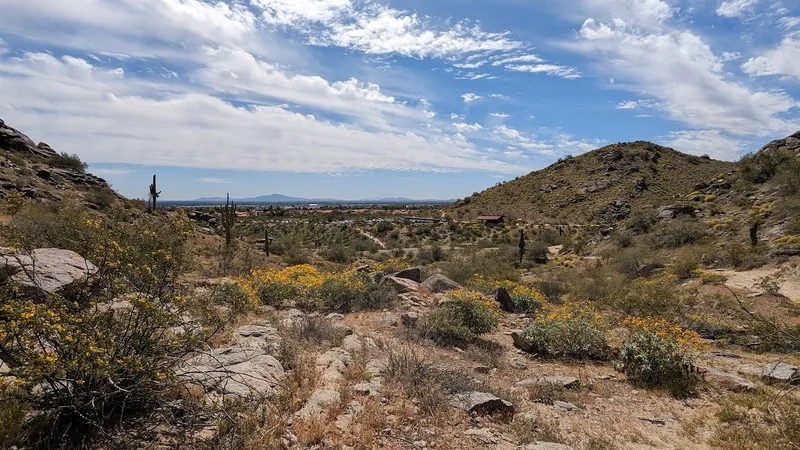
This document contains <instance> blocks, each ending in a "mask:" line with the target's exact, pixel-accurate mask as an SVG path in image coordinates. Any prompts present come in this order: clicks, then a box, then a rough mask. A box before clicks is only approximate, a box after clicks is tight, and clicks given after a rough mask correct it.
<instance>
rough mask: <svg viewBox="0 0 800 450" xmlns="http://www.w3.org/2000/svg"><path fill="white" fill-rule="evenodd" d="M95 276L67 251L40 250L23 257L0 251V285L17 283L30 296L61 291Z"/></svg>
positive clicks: (92, 269) (93, 270)
mask: <svg viewBox="0 0 800 450" xmlns="http://www.w3.org/2000/svg"><path fill="white" fill-rule="evenodd" d="M96 273H97V267H95V265H94V264H92V263H91V262H89V261H87V260H86V259H84V258H83V257H82V256H81V255H79V254H77V253H75V252H73V251H71V250H63V249H57V248H40V249H36V250H34V251H33V252H32V254H31V255H25V254H21V253H14V252H12V251H11V249H8V248H0V283H8V282H13V283H17V284H19V285H20V286H22V287H23V288H25V289H26V291H28V292H29V293H30V294H31V295H37V296H38V295H43V294H47V293H55V292H60V291H63V290H65V289H67V288H69V287H72V286H74V285H76V284H78V283H82V282H86V281H87V280H89V279H90V278H91V277H92V276H93V275H94V274H96Z"/></svg>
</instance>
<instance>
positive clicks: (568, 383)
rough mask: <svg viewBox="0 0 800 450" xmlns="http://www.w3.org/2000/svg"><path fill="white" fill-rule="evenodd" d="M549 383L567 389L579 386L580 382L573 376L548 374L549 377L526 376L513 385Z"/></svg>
mask: <svg viewBox="0 0 800 450" xmlns="http://www.w3.org/2000/svg"><path fill="white" fill-rule="evenodd" d="M549 384H555V385H558V386H562V387H564V388H567V389H569V388H573V387H577V386H579V385H580V384H581V381H580V380H579V379H577V378H575V377H565V376H549V377H538V378H526V379H524V380H521V381H517V382H516V383H514V386H519V387H523V386H546V385H549Z"/></svg>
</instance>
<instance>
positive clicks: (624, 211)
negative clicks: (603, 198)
mask: <svg viewBox="0 0 800 450" xmlns="http://www.w3.org/2000/svg"><path fill="white" fill-rule="evenodd" d="M630 214H631V205H630V203H628V202H626V201H625V200H622V199H617V200H614V201H613V202H611V203H609V204H608V206H607V207H606V209H605V210H604V211H603V212H602V213H601V215H600V216H601V218H602V219H604V220H606V221H608V222H619V221H620V220H624V219H626V218H628V216H630Z"/></svg>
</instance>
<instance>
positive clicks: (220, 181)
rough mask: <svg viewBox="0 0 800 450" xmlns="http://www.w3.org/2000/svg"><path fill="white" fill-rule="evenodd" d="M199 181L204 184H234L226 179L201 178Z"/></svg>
mask: <svg viewBox="0 0 800 450" xmlns="http://www.w3.org/2000/svg"><path fill="white" fill-rule="evenodd" d="M198 181H201V182H203V183H211V184H232V183H233V182H232V181H228V180H226V179H224V178H213V177H211V178H199V179H198Z"/></svg>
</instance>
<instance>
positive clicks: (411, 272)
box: [394, 267, 422, 283]
mask: <svg viewBox="0 0 800 450" xmlns="http://www.w3.org/2000/svg"><path fill="white" fill-rule="evenodd" d="M394 277H395V278H405V279H406V280H411V281H414V282H417V283H421V282H422V268H420V267H412V268H410V269H406V270H401V271H400V272H397V273H396V274H394Z"/></svg>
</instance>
